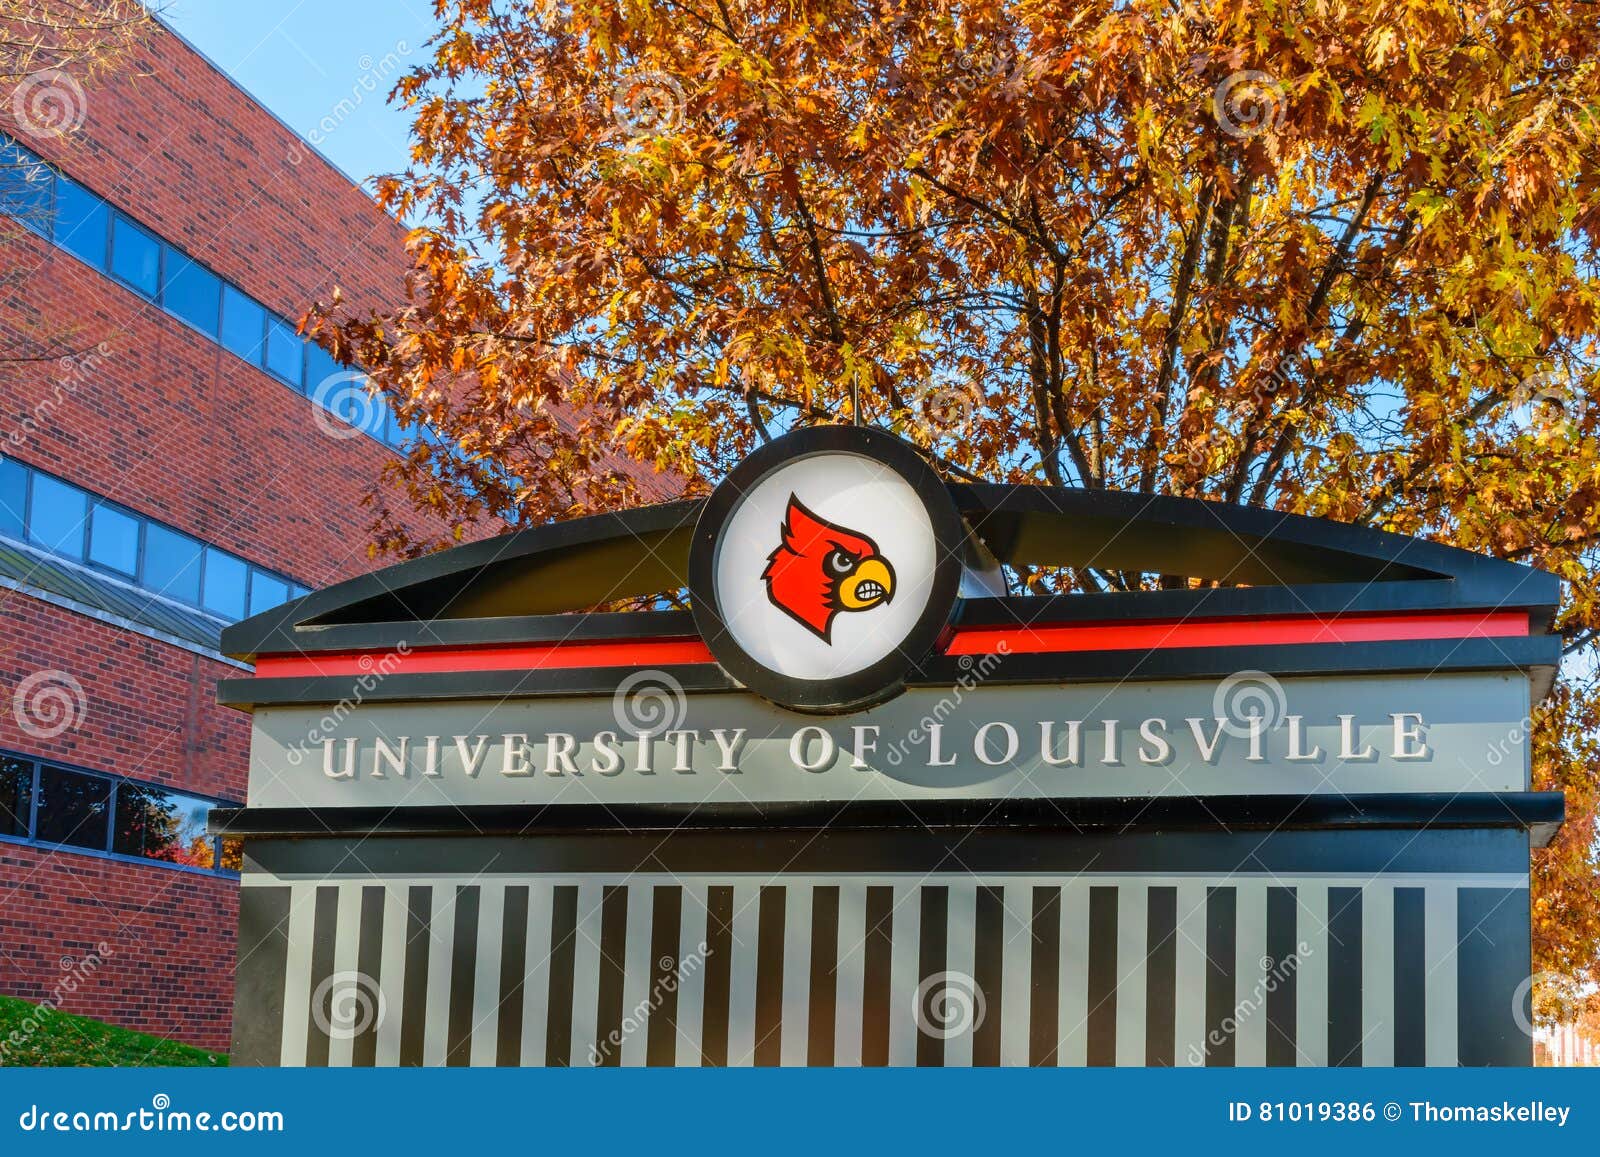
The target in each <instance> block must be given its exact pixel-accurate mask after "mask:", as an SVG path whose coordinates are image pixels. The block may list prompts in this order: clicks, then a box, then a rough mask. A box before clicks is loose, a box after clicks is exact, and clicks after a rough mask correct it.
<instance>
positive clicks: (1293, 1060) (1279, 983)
mask: <svg viewBox="0 0 1600 1157" xmlns="http://www.w3.org/2000/svg"><path fill="white" fill-rule="evenodd" d="M1299 936H1300V902H1299V900H1298V898H1297V897H1296V896H1295V890H1294V889H1293V888H1268V889H1267V961H1268V965H1269V967H1268V971H1267V979H1266V982H1265V987H1266V990H1267V1064H1268V1065H1271V1066H1274V1067H1277V1068H1293V1067H1294V1066H1295V1064H1297V1063H1298V1061H1299V1043H1298V1039H1299V1038H1298V1037H1297V1035H1296V1033H1297V1032H1298V1022H1297V1020H1296V1013H1295V999H1296V998H1295V993H1296V978H1297V974H1298V973H1299V970H1300V950H1299V943H1300V940H1299Z"/></svg>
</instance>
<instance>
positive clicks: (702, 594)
mask: <svg viewBox="0 0 1600 1157" xmlns="http://www.w3.org/2000/svg"><path fill="white" fill-rule="evenodd" d="M826 453H836V454H857V455H860V456H862V457H864V458H870V459H872V460H873V461H875V462H881V463H882V464H884V465H885V466H887V467H889V468H890V469H891V470H893V471H894V472H895V473H897V474H898V475H900V477H901V478H903V479H904V480H905V481H906V482H907V483H908V484H909V485H910V486H911V488H912V489H913V490H914V491H916V493H917V497H918V498H920V499H921V500H922V504H923V507H924V508H925V509H926V510H927V512H928V520H929V522H930V523H931V524H932V526H933V537H934V544H935V550H936V552H937V558H936V560H935V562H934V575H933V590H932V591H931V592H930V593H929V596H928V605H927V607H926V608H925V609H924V610H923V612H922V616H921V618H919V619H918V620H917V622H916V625H915V626H913V627H912V628H911V631H910V632H909V633H908V634H907V635H906V637H905V639H904V640H902V642H901V643H900V645H899V646H898V647H896V648H895V649H894V650H893V651H891V652H890V653H889V654H887V655H885V656H884V657H883V658H882V659H879V660H878V661H877V662H876V663H874V664H872V666H870V667H866V668H864V669H862V670H860V671H857V672H855V673H854V674H852V675H845V676H842V677H840V678H837V679H794V678H791V677H789V676H787V675H783V674H780V673H779V672H777V671H774V670H772V669H771V668H769V667H766V666H763V665H762V664H761V663H759V662H757V661H756V660H755V659H754V658H752V657H751V655H750V654H749V653H748V652H747V651H746V650H745V649H744V648H743V647H741V646H740V645H739V643H738V641H737V640H735V639H734V637H733V634H732V633H731V632H730V631H729V630H728V628H727V624H726V623H725V622H724V621H723V618H722V608H721V606H720V604H719V603H718V601H717V593H716V582H715V568H716V558H717V544H718V542H719V540H720V539H721V536H722V530H723V527H724V526H726V525H727V521H728V516H729V515H730V514H732V512H733V510H734V508H735V507H736V506H737V505H738V503H739V500H740V499H742V498H743V497H744V495H745V494H746V493H747V492H749V491H750V490H751V489H752V488H753V487H754V486H755V485H756V484H757V483H758V482H760V481H761V479H763V478H765V477H766V476H767V475H768V474H770V473H771V472H772V471H773V470H774V469H776V468H777V467H779V466H782V465H786V464H788V463H790V462H792V461H794V460H795V459H797V458H804V457H809V456H810V455H813V454H826ZM965 541H966V527H965V524H964V523H963V522H962V521H961V515H960V513H959V512H958V511H957V510H956V506H955V503H954V502H953V501H952V500H951V498H950V492H949V491H948V490H947V489H945V485H944V483H943V482H942V481H940V479H939V476H938V475H937V474H935V473H934V472H933V468H932V467H930V466H929V465H928V464H927V462H925V461H924V460H923V458H922V456H921V455H920V454H918V453H917V452H916V450H915V449H913V448H912V447H911V446H909V445H907V444H906V443H905V442H903V441H901V440H900V439H899V438H896V437H894V436H893V435H891V434H886V433H884V432H883V431H881V430H871V429H867V428H866V427H861V426H816V427H812V428H810V429H805V430H797V431H795V432H794V433H792V434H786V435H784V436H783V437H781V438H779V439H777V440H776V441H773V442H768V443H767V444H766V445H765V446H762V447H760V448H759V449H757V450H756V451H755V452H754V453H752V454H751V455H750V456H749V457H748V458H746V459H745V460H744V461H742V462H740V463H739V464H738V465H737V466H735V467H734V468H733V469H732V470H731V471H730V472H729V473H728V476H727V477H726V478H725V479H723V480H722V483H721V484H720V485H719V486H718V487H717V488H716V489H715V490H714V491H712V493H711V497H710V498H708V499H707V500H706V504H705V508H704V509H703V510H702V511H701V512H700V518H699V521H697V522H696V523H695V528H694V538H693V541H692V545H691V546H690V548H689V598H690V604H691V608H692V610H693V612H694V623H695V627H696V629H697V630H698V631H699V632H700V636H701V638H702V639H704V640H705V643H706V646H707V647H708V648H710V650H711V654H712V656H713V657H715V659H716V660H717V662H718V663H720V664H721V665H722V668H723V670H725V671H726V672H727V673H728V674H729V675H731V676H733V678H735V679H737V680H738V681H739V682H740V683H742V684H744V685H745V686H746V687H747V688H749V689H750V690H751V691H754V692H755V693H756V694H757V695H760V696H761V697H762V698H764V699H768V700H771V701H772V702H773V703H776V704H778V705H779V706H780V707H787V708H789V709H790V710H793V711H801V712H806V713H809V714H840V713H843V712H846V711H857V710H860V709H862V708H864V707H871V706H872V705H873V704H876V703H882V702H883V701H884V700H886V699H890V698H893V697H894V696H895V695H897V694H899V693H900V691H901V690H902V689H903V688H904V686H905V681H906V678H907V677H908V676H909V675H910V673H911V672H912V671H913V670H914V669H916V667H917V666H918V665H919V664H920V663H921V662H922V660H923V659H924V658H926V657H927V655H928V653H929V652H931V651H932V650H933V647H934V645H935V644H936V643H938V641H939V638H940V636H941V635H942V634H943V633H944V631H945V628H946V627H948V626H949V623H950V619H951V616H952V615H953V614H954V613H955V607H956V595H957V593H958V592H959V590H960V587H961V557H962V553H961V552H962V550H963V548H964V546H965Z"/></svg>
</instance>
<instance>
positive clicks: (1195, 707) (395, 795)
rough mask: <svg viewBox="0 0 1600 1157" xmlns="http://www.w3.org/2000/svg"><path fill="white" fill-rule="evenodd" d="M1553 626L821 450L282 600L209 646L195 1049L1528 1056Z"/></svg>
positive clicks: (786, 449)
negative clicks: (208, 779) (241, 753)
mask: <svg viewBox="0 0 1600 1157" xmlns="http://www.w3.org/2000/svg"><path fill="white" fill-rule="evenodd" d="M1052 567H1076V568H1081V567H1095V568H1098V569H1100V570H1102V571H1115V572H1120V573H1124V574H1161V575H1172V576H1182V577H1184V578H1188V579H1194V580H1199V581H1196V582H1182V583H1171V582H1169V583H1163V584H1160V586H1161V589H1133V590H1128V591H1117V592H1107V593H1099V594H1071V595H1057V596H1038V595H1017V594H1013V593H1011V592H1010V591H1009V590H1008V587H1007V577H1006V576H1007V575H1008V574H1009V573H1015V572H1016V571H1017V570H1018V569H1023V568H1031V569H1038V568H1052ZM672 591H686V592H687V595H688V604H689V606H690V607H691V608H692V609H691V610H688V611H681V610H647V611H631V612H612V611H594V610H587V609H586V608H592V607H595V606H603V605H615V604H616V603H618V602H621V601H624V600H644V601H647V600H648V598H649V596H653V595H659V594H663V593H665V592H672ZM1556 598H1557V590H1556V584H1555V580H1554V579H1553V578H1551V577H1550V576H1548V575H1545V574H1542V573H1540V572H1537V571H1533V570H1530V569H1527V568H1523V567H1518V566H1514V565H1511V564H1507V563H1501V562H1498V561H1495V560H1492V559H1487V558H1482V557H1479V556H1476V555H1472V554H1469V553H1466V552H1463V551H1459V550H1454V549H1451V548H1447V547H1442V546H1439V545H1437V544H1433V543H1428V542H1424V541H1420V540H1414V539H1407V538H1401V537H1397V536H1392V535H1386V534H1382V533H1378V532H1374V531H1369V530H1364V529H1359V528H1353V527H1348V526H1343V525H1338V524H1333V523H1327V522H1322V521H1319V520H1315V519H1309V518H1303V517H1298V516H1293V515H1283V514H1277V513H1274V512H1270V511H1262V510H1251V509H1244V508H1235V507H1227V506H1221V505H1217V504H1212V503H1206V502H1200V501H1194V500H1186V499H1177V498H1161V497H1158V498H1151V497H1148V496H1134V495H1122V494H1113V493H1105V492H1083V491H1074V490H1067V489H1059V488H1050V487H1009V486H1006V487H1003V486H990V485H983V484H959V483H945V482H943V481H941V480H940V479H939V478H938V477H937V476H936V475H935V474H934V472H933V471H932V470H931V469H930V468H929V467H928V465H927V464H926V462H925V461H924V460H923V458H922V457H921V456H920V455H919V454H918V453H917V451H916V450H915V449H913V448H912V447H910V446H908V445H906V444H904V443H902V442H900V441H898V440H896V439H893V438H891V437H889V436H887V435H885V434H882V433H878V432H874V431H869V430H861V429H854V428H842V427H830V428H822V429H813V430H807V431H802V432H798V433H794V434H791V435H788V436H786V437H784V438H781V439H779V440H777V441H774V442H771V443H769V444H767V445H765V446H763V447H762V448H761V449H759V450H758V451H756V452H755V453H754V454H752V455H751V456H750V458H748V459H747V460H746V461H744V462H743V463H741V464H740V465H739V466H738V467H737V468H736V469H734V470H733V471H732V472H731V473H730V474H729V476H728V477H727V478H726V479H725V480H724V482H723V483H722V484H721V485H720V486H719V487H718V488H717V489H716V491H715V492H714V493H713V494H712V495H711V496H710V497H709V498H707V499H705V500H704V501H694V502H680V503H672V504H667V505H663V506H656V507H648V508H644V509H639V510H634V511H629V512H625V513H621V514H615V515H604V516H597V517H593V518H586V519H579V520H574V521H570V522H566V523H559V524H552V525H548V526H543V527H539V528H536V529H532V530H527V531H520V532H517V533H514V534H509V535H505V536H503V537H501V538H497V539H491V540H488V541H485V542H479V543H473V544H470V545H467V546H462V547H458V548H455V549H453V550H450V551H446V552H443V553H441V554H438V555H434V556H430V557H427V558H423V559H418V560H415V561H412V562H407V563H403V564H400V565H398V566H393V567H390V568H388V569H386V570H384V571H380V572H378V573H376V574H373V575H369V576H366V577H364V578H360V579H356V580H353V581H351V582H347V583H343V584H340V585H338V586H335V587H332V588H329V589H327V590H323V591H318V592H314V593H312V594H310V595H308V596H306V597H304V598H302V599H300V600H297V601H296V602H294V603H291V604H288V605H287V606H286V607H283V608H280V609H278V610H275V611H273V612H270V613H268V614H266V615H262V616H258V617H256V618H254V619H250V620H248V621H246V622H244V623H241V624H239V625H238V626H236V627H234V628H233V629H232V630H231V632H230V633H229V635H228V637H227V640H226V643H227V646H228V648H229V650H230V652H232V653H234V654H236V655H238V656H239V657H241V658H244V659H248V660H250V661H253V662H254V664H255V671H254V675H253V676H252V677H250V678H244V679H238V680H233V681H230V682H228V683H225V684H224V685H223V688H222V694H223V697H224V700H225V701H226V702H228V703H231V704H233V705H235V706H238V707H240V708H243V709H247V710H250V711H251V712H253V715H254V728H253V736H254V737H253V744H252V755H251V772H250V787H249V802H248V806H247V807H244V808H241V809H236V810H233V811H229V812H222V813H218V814H217V816H216V818H215V820H214V824H215V825H216V830H217V831H219V832H220V833H222V834H224V835H228V836H233V837H237V838H240V839H242V840H243V849H244V871H243V875H242V885H243V889H242V893H243V894H242V900H241V908H240V963H239V971H238V987H237V1004H236V1014H235V1021H234V1025H235V1027H234V1033H235V1047H234V1057H235V1061H236V1063H255V1064H319V1065H320V1064H336V1065H351V1064H354V1065H410V1064H485V1065H495V1064H500V1065H506V1064H526V1065H588V1064H600V1065H610V1064H626V1065H635V1064H637V1065H645V1064H649V1065H740V1064H811V1065H878V1064H908V1065H909V1064H924V1065H926V1064H951V1065H959V1064H966V1065H988V1064H1007V1065H1011V1064H1015V1065H1041V1064H1042V1065H1082V1064H1131V1065H1168V1064H1178V1065H1183V1064H1211V1065H1215V1064H1234V1065H1324V1064H1365V1065H1387V1064H1443V1065H1456V1064H1526V1063H1528V1061H1529V1059H1530V1056H1531V1043H1530V1041H1529V1039H1528V1037H1527V1035H1526V1033H1525V1032H1524V1031H1523V1030H1522V1028H1521V1027H1519V1026H1522V1025H1525V1024H1526V1023H1527V1020H1526V1016H1525V1012H1524V1007H1523V1006H1524V1005H1525V1003H1526V1000H1527V987H1528V986H1527V978H1528V976H1529V972H1530V964H1529V941H1530V931H1529V910H1528V853H1529V848H1530V844H1537V843H1538V842H1540V841H1543V840H1545V839H1548V837H1549V835H1550V834H1551V833H1552V832H1553V831H1554V830H1555V828H1556V826H1557V825H1559V823H1560V822H1561V818H1562V800H1561V796H1560V795H1559V793H1538V792H1532V791H1530V790H1529V763H1528V758H1529V757H1528V752H1527V747H1526V738H1525V737H1526V730H1527V728H1526V724H1525V720H1526V719H1527V718H1528V717H1529V715H1530V712H1531V711H1532V710H1533V705H1534V704H1535V703H1536V702H1537V700H1538V699H1539V698H1541V697H1542V696H1543V695H1544V694H1546V693H1547V692H1548V690H1549V687H1550V685H1551V681H1552V679H1553V677H1554V672H1555V666H1556V662H1557V660H1558V656H1559V645H1558V640H1557V639H1556V638H1555V637H1554V636H1553V635H1551V634H1550V633H1549V628H1550V620H1551V616H1552V614H1553V609H1554V607H1555V604H1556Z"/></svg>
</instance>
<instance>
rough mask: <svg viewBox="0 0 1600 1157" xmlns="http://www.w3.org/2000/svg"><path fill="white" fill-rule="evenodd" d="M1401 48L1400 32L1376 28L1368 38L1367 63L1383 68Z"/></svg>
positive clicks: (1393, 29)
mask: <svg viewBox="0 0 1600 1157" xmlns="http://www.w3.org/2000/svg"><path fill="white" fill-rule="evenodd" d="M1399 47H1400V32H1399V30H1398V29H1395V28H1376V29H1374V30H1373V31H1372V33H1371V35H1369V36H1368V37H1367V63H1369V64H1371V65H1372V66H1373V67H1374V68H1382V67H1383V66H1384V65H1386V64H1387V63H1388V62H1389V61H1390V60H1391V59H1393V58H1394V55H1395V51H1396V49H1398V48H1399Z"/></svg>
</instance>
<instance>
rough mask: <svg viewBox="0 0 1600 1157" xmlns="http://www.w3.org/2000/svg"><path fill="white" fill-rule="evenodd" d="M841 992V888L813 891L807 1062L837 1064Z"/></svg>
mask: <svg viewBox="0 0 1600 1157" xmlns="http://www.w3.org/2000/svg"><path fill="white" fill-rule="evenodd" d="M838 996H839V889H838V888H837V887H822V888H816V889H813V890H812V893H811V1000H810V1004H809V1006H808V1009H807V1015H808V1016H809V1017H810V1018H811V1023H810V1025H809V1026H808V1028H807V1030H806V1063H807V1064H808V1065H811V1066H813V1067H816V1068H826V1067H828V1066H831V1065H832V1064H833V1058H834V1041H833V1037H834V1023H835V1021H836V1019H837V1011H838Z"/></svg>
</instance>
